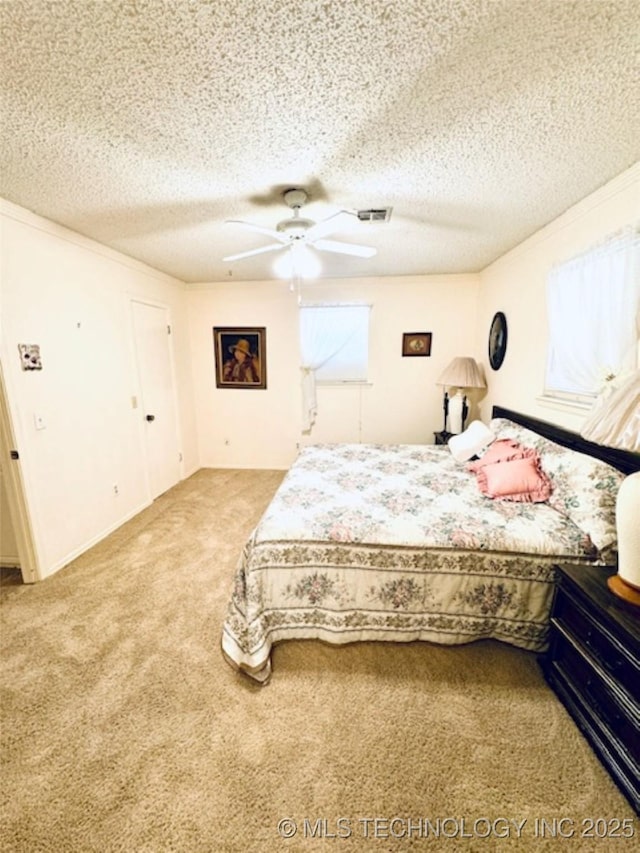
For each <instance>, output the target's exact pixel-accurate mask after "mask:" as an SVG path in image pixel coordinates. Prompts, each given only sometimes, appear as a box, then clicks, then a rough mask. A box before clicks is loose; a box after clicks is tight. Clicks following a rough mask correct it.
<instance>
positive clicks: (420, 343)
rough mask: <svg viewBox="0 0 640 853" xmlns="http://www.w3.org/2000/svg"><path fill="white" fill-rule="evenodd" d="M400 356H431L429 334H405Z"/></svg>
mask: <svg viewBox="0 0 640 853" xmlns="http://www.w3.org/2000/svg"><path fill="white" fill-rule="evenodd" d="M402 355H403V356H405V355H413V356H416V355H431V332H405V333H404V334H403V335H402Z"/></svg>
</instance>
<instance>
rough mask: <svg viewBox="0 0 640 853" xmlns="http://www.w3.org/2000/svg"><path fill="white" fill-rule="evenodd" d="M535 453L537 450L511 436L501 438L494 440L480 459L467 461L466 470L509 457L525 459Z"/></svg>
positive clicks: (474, 469)
mask: <svg viewBox="0 0 640 853" xmlns="http://www.w3.org/2000/svg"><path fill="white" fill-rule="evenodd" d="M536 455H537V451H536V450H534V448H533V447H524V446H523V445H522V444H519V443H518V442H517V441H514V439H512V438H501V439H499V440H498V441H494V442H493V444H492V445H491V447H490V448H489V449H488V450H487V452H486V453H484V454H483V455H482V456H481V457H480V459H477V460H476V461H475V462H469V464H468V465H467V471H479V470H480V469H481V468H484V466H485V465H492V464H493V463H495V462H509V461H510V460H511V459H525V458H527V457H529V456H536Z"/></svg>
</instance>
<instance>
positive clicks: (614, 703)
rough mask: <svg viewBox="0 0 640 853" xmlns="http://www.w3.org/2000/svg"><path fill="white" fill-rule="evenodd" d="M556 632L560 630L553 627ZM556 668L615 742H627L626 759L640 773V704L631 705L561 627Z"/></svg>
mask: <svg viewBox="0 0 640 853" xmlns="http://www.w3.org/2000/svg"><path fill="white" fill-rule="evenodd" d="M554 631H558V628H557V626H554ZM554 642H555V656H554V664H553V666H554V669H555V670H556V672H557V673H558V674H560V675H561V677H562V680H563V681H564V682H565V683H566V684H568V685H569V686H570V688H571V690H572V691H573V693H574V694H575V695H576V698H577V699H578V700H579V701H580V702H581V704H582V706H583V707H585V708H586V710H587V711H588V713H589V715H590V716H592V717H593V718H594V720H597V721H598V723H599V726H600V728H604V730H605V733H606V734H607V735H608V739H609V740H611V741H612V742H617V743H624V744H625V747H626V748H625V750H624V753H623V756H622V758H623V761H625V763H626V762H627V761H629V762H630V763H629V770H631V771H632V772H635V774H636V775H640V720H639V719H638V706H637V705H636V706H635V707H634V706H633V705H630V704H629V700H628V697H626V696H622V695H621V694H620V692H619V691H618V690H617V688H616V685H615V683H612V682H611V681H610V679H609V678H608V677H607V676H606V673H603V672H602V671H600V672H599V671H598V669H597V668H594V666H593V662H592V661H591V660H589V659H588V658H586V657H585V656H584V654H583V652H582V650H581V649H580V648H579V647H578V646H577V645H576V644H575V643H574V642H573V641H572V638H571V637H570V636H568V635H567V634H565V633H563V632H562V631H561V630H560V631H558V633H557V634H556V636H555V640H554Z"/></svg>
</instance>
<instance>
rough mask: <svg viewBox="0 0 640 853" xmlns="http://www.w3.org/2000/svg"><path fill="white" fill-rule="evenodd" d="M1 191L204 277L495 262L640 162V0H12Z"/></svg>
mask: <svg viewBox="0 0 640 853" xmlns="http://www.w3.org/2000/svg"><path fill="white" fill-rule="evenodd" d="M0 23H1V29H2V34H1V36H0V39H1V41H0V45H1V47H0V65H1V67H2V72H1V74H0V85H1V87H2V95H3V101H2V117H1V118H2V121H1V123H0V124H1V126H0V134H1V136H0V139H1V142H2V156H1V158H0V160H1V163H0V174H1V181H0V195H2V196H3V197H4V198H6V199H8V200H9V201H12V202H15V203H16V204H19V205H22V206H24V207H26V208H28V209H30V210H33V211H35V212H36V213H38V214H41V215H43V216H45V217H48V218H50V219H52V220H54V221H56V222H59V223H62V224H63V225H66V226H68V227H69V228H72V229H74V230H76V231H79V232H80V233H82V234H86V235H88V236H90V237H93V238H95V239H96V240H99V241H100V242H102V243H104V244H106V245H108V246H112V247H113V248H115V249H118V250H120V251H122V252H124V253H126V254H128V255H130V256H132V257H134V258H138V259H140V260H142V261H145V262H146V263H148V264H151V265H152V266H153V267H156V268H158V269H161V270H164V271H166V272H168V273H170V274H172V275H175V276H177V277H178V278H180V279H183V280H185V281H188V282H194V281H211V280H219V279H229V278H230V277H231V278H232V279H237V280H242V279H259V278H268V277H271V276H272V272H271V267H272V264H273V261H274V258H275V256H274V255H271V254H266V255H262V256H258V257H256V258H253V259H250V260H245V261H239V262H236V263H233V264H229V263H223V262H222V261H221V258H222V256H223V255H225V254H229V253H232V252H240V251H243V250H245V249H250V248H256V247H258V246H262V245H266V244H267V243H268V242H269V239H268V238H267V237H264V236H262V235H260V234H256V233H252V232H249V231H243V230H241V229H237V228H234V227H233V226H230V225H226V224H224V220H225V219H243V220H248V221H250V222H254V223H257V224H262V225H265V226H267V227H274V226H275V224H276V223H277V222H278V221H279V220H280V219H283V218H285V217H286V216H287V215H288V213H289V211H288V208H286V207H285V206H284V204H283V203H282V200H281V198H280V196H279V193H280V192H281V191H282V190H283V189H284V188H286V187H289V186H303V187H306V188H308V189H309V190H310V193H311V197H312V198H311V203H310V204H309V205H308V206H307V207H305V208H304V210H303V215H305V216H308V217H310V218H312V219H316V220H318V219H322V218H324V217H326V216H328V215H330V214H331V213H333V212H335V211H336V210H338V209H339V208H342V207H346V208H369V207H383V206H392V207H393V214H392V218H391V221H390V222H389V223H387V224H379V223H373V224H365V223H359V222H358V221H357V220H355V218H354V222H353V227H352V228H350V229H349V231H348V232H347V231H344V232H340V233H335V234H333V235H332V237H333V238H334V239H345V240H351V241H353V242H361V243H367V244H370V245H373V246H375V247H376V248H377V249H378V255H377V257H375V258H373V259H370V260H363V259H355V258H347V257H345V256H337V255H328V254H326V253H323V254H322V256H321V257H322V263H323V270H324V275H327V276H353V275H409V274H421V273H441V272H467V271H471V270H479V269H482V268H483V267H484V266H486V265H487V264H488V263H490V262H491V261H492V260H494V259H495V258H496V257H499V256H500V255H501V254H502V253H504V252H505V251H506V250H508V249H509V248H511V247H512V246H514V245H516V244H517V243H519V242H520V241H521V240H522V239H524V238H525V237H527V236H528V235H530V234H531V233H533V232H534V231H535V230H537V229H538V228H539V227H541V226H542V225H544V224H545V223H547V222H549V221H550V220H551V219H553V218H555V217H556V216H557V215H559V214H560V213H562V211H564V210H566V208H567V207H569V206H570V205H572V204H573V203H575V202H576V201H578V200H580V199H581V198H583V197H584V196H585V195H587V194H588V193H590V192H591V191H593V190H595V189H596V188H597V187H599V186H601V185H602V184H604V183H606V182H607V181H608V180H610V179H611V178H612V177H614V176H615V175H617V174H619V173H620V172H622V171H623V170H624V169H626V168H627V167H629V166H630V165H632V164H633V163H634V162H635V161H636V160H638V159H639V152H640V86H639V85H638V47H639V44H640V5H639V4H638V2H637V0H576V2H572V0H211V2H206V1H205V0H55V2H54V0H3V2H1V3H0Z"/></svg>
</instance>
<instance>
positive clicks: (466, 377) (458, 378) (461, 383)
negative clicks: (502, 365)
mask: <svg viewBox="0 0 640 853" xmlns="http://www.w3.org/2000/svg"><path fill="white" fill-rule="evenodd" d="M436 385H444V386H445V392H444V402H443V408H444V431H445V432H448V430H447V414H448V415H449V418H450V424H451V432H453V433H458V434H459V433H461V432H463V431H464V422H465V421H466V419H467V413H468V411H469V409H468V406H467V398H466V395H465V394H464V391H465V390H466V389H467V388H486V387H487V383H486V382H485V381H484V377H483V375H482V373H481V372H480V368H479V367H478V365H477V363H476V361H475V359H473V358H468V357H458V358H454V359H453V361H452V362H451V363H450V364H449V365H448V367H446V368H445V369H444V370H443V371H442V373H441V374H440V376H439V378H438V381H437V382H436ZM447 388H450V389H451V390H452V391H453V393H452V394H451V395H448V394H447V390H446V389H447Z"/></svg>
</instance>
